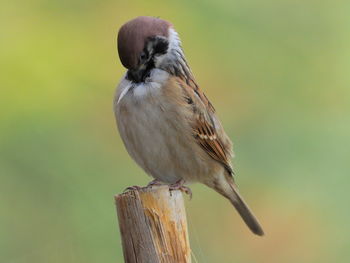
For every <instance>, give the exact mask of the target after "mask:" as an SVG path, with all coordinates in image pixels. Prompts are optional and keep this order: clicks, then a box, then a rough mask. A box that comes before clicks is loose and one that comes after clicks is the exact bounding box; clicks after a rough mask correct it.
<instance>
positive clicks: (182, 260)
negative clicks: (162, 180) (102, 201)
mask: <svg viewBox="0 0 350 263" xmlns="http://www.w3.org/2000/svg"><path fill="white" fill-rule="evenodd" d="M115 201H116V206H117V213H118V219H119V228H120V234H121V239H122V246H123V253H124V261H125V262H126V263H190V262H191V249H190V245H189V239H188V232H187V220H186V212H185V206H184V201H183V197H182V193H181V191H179V190H174V191H171V192H170V191H169V187H168V186H153V187H147V188H141V189H139V190H130V191H127V192H124V193H122V194H120V195H116V196H115Z"/></svg>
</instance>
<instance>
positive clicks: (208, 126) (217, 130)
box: [176, 78, 233, 175]
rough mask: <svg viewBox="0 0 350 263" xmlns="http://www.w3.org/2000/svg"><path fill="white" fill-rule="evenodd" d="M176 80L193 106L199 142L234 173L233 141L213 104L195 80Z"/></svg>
mask: <svg viewBox="0 0 350 263" xmlns="http://www.w3.org/2000/svg"><path fill="white" fill-rule="evenodd" d="M176 81H177V82H178V84H179V85H180V86H181V87H182V89H183V92H184V97H185V99H186V101H187V103H188V104H191V106H192V111H193V114H194V121H193V122H192V124H191V125H192V128H193V136H194V138H195V139H196V141H197V143H198V144H199V145H200V146H201V147H202V148H203V149H204V150H205V151H206V152H207V154H208V155H209V156H210V157H211V158H213V159H214V160H216V161H218V162H219V163H221V164H222V165H223V166H224V167H225V169H226V170H227V171H228V172H229V174H232V175H233V170H232V166H231V160H230V159H231V157H232V155H233V153H232V143H231V140H230V139H229V138H228V136H227V135H226V133H225V131H224V129H223V127H222V125H221V123H220V121H219V120H218V119H217V117H216V115H215V109H214V107H213V105H212V104H211V103H210V101H209V100H208V98H207V97H206V96H205V94H204V93H203V92H202V91H201V90H200V89H199V87H198V86H197V85H196V84H195V82H193V81H191V82H188V81H187V82H185V81H184V80H183V79H181V78H177V79H176Z"/></svg>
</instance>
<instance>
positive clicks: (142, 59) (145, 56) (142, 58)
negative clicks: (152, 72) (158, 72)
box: [140, 52, 147, 61]
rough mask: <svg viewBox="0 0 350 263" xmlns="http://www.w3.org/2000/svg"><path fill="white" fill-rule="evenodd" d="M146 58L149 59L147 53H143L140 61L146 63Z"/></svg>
mask: <svg viewBox="0 0 350 263" xmlns="http://www.w3.org/2000/svg"><path fill="white" fill-rule="evenodd" d="M146 58H147V55H146V53H145V52H142V53H141V54H140V61H144V60H146Z"/></svg>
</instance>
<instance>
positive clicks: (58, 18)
mask: <svg viewBox="0 0 350 263" xmlns="http://www.w3.org/2000/svg"><path fill="white" fill-rule="evenodd" d="M349 12H350V2H349V1H313V0H311V1H295V0H282V1H272V0H266V1H258V0H248V1H246V0H245V1H243V0H238V1H228V0H226V1H225V0H217V1H209V0H204V1H199V0H197V1H165V0H164V1H155V0H150V1H97V0H85V1H83V0H73V1H66V0H63V1H62V0H61V1H58V0H33V1H18V0H13V1H9V0H8V1H5V2H4V1H2V2H1V9H0V262H7V263H9V262H11V263H22V262H28V263H32V262H33V263H34V262H36V263H41V262H43V263H46V262H50V263H51V262H60V263H61V262H85V263H90V262H91V263H95V262H103V263H107V262H122V261H123V257H122V251H121V245H120V238H119V230H118V227H117V221H116V213H115V209H114V205H113V195H114V194H116V193H120V192H121V191H122V190H123V189H124V188H126V187H127V186H130V185H135V184H137V185H143V184H146V183H147V182H148V181H149V180H150V178H148V177H147V176H146V175H145V174H144V173H143V171H142V170H141V169H140V168H138V167H137V166H136V165H135V163H134V162H133V161H132V160H131V159H130V158H129V156H128V154H127V152H126V151H125V149H124V147H123V145H122V143H121V140H120V138H119V135H118V133H117V130H116V127H115V121H114V115H113V112H112V98H113V95H114V90H115V86H116V85H117V83H118V82H119V80H120V78H121V76H122V74H123V73H124V71H125V69H124V68H122V66H121V64H120V62H119V58H118V55H117V52H116V34H117V32H118V29H119V27H120V26H121V25H122V24H123V23H124V22H126V21H127V20H129V19H132V18H134V17H136V16H139V15H151V16H160V17H161V18H164V19H167V20H169V21H171V22H172V23H173V24H174V25H175V28H176V29H177V31H178V32H179V34H180V36H181V38H182V42H183V46H184V50H185V53H186V55H187V59H188V61H189V63H190V65H191V66H192V69H193V71H194V73H195V76H196V78H197V81H198V83H199V84H200V86H201V87H202V89H203V90H204V91H205V92H206V94H207V96H208V97H209V98H210V99H211V101H212V103H213V104H214V105H215V107H216V109H217V111H218V113H219V116H220V117H221V120H222V122H223V124H224V126H225V127H226V130H227V132H228V134H229V135H230V137H231V138H232V140H233V141H234V147H235V152H236V156H237V157H236V158H235V159H234V164H235V167H236V168H235V169H236V173H237V181H238V184H239V186H240V189H241V192H242V193H243V195H244V196H245V197H246V199H247V201H248V202H249V204H250V206H251V207H252V208H253V210H254V211H255V213H256V214H257V215H258V217H259V218H260V220H261V222H262V224H263V226H264V227H265V231H266V236H265V237H263V238H258V237H255V236H253V235H252V234H250V233H249V231H248V230H247V228H246V227H245V226H244V225H243V223H242V222H241V220H240V219H239V217H238V215H237V213H236V212H235V211H234V209H233V208H232V207H231V205H230V204H229V203H228V202H227V201H226V200H224V198H222V197H221V196H219V195H218V194H216V193H214V192H213V191H212V190H210V189H208V188H206V187H205V186H202V185H193V186H192V190H193V192H194V198H193V200H191V201H188V200H187V199H188V198H186V206H187V212H188V220H189V228H190V234H191V244H192V249H193V253H194V255H195V257H196V259H197V261H198V262H207V263H208V262H266V263H267V262H269V263H271V262H272V263H274V262H276V263H277V262H278V263H280V262H287V263H288V262H298V263H300V262H301V263H302V262H308V263H309V262H349V261H350V252H349V247H350V239H349V235H350V224H349V221H350V209H349V204H348V203H349V197H350V195H349V192H350V191H349V188H348V187H349V182H350V179H349V171H350V160H349V157H350V150H349V134H350V122H349V114H350V103H349V97H350V89H349V88H350V85H349V84H350V74H349V68H350V34H349V26H350V21H349ZM194 262H195V261H194Z"/></svg>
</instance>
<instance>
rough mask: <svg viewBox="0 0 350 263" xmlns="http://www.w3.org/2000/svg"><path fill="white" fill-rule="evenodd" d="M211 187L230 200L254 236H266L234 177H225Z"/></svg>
mask: <svg viewBox="0 0 350 263" xmlns="http://www.w3.org/2000/svg"><path fill="white" fill-rule="evenodd" d="M222 179H223V178H222ZM211 187H212V188H214V189H215V190H216V191H217V192H218V193H220V194H222V195H223V196H225V197H226V198H227V199H229V200H230V202H231V203H232V204H233V206H234V207H235V208H236V210H237V212H238V213H239V215H240V216H241V217H242V219H243V221H244V222H245V223H246V225H247V226H248V227H249V229H250V230H251V231H252V232H253V233H254V234H256V235H258V236H263V235H264V231H263V229H262V227H261V225H260V223H259V221H258V219H257V218H256V217H255V216H254V214H253V212H252V211H251V210H250V208H249V207H248V205H247V204H246V202H245V201H244V199H243V197H242V196H241V195H240V194H239V192H238V189H237V186H236V185H235V183H234V181H233V178H232V177H230V176H225V179H224V180H217V181H215V182H214V185H211Z"/></svg>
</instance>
